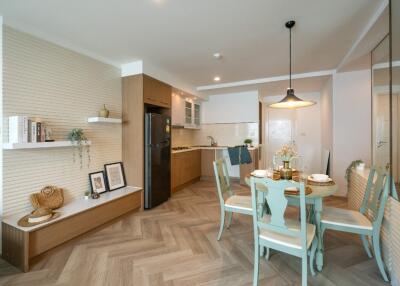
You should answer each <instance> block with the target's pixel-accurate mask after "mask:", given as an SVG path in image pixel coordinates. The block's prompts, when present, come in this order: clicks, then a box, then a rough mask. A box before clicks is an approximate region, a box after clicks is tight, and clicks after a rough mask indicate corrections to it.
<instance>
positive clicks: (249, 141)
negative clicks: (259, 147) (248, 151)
mask: <svg viewBox="0 0 400 286" xmlns="http://www.w3.org/2000/svg"><path fill="white" fill-rule="evenodd" d="M251 143H253V140H251V139H250V138H247V139H245V140H244V144H246V146H247V147H251Z"/></svg>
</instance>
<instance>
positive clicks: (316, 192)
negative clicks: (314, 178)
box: [245, 174, 339, 198]
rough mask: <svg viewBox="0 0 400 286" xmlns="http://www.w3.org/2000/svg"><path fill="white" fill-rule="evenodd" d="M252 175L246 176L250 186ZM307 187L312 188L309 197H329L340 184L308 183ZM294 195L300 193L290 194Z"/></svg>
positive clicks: (261, 188)
mask: <svg viewBox="0 0 400 286" xmlns="http://www.w3.org/2000/svg"><path fill="white" fill-rule="evenodd" d="M250 177H251V175H250V174H248V175H246V177H245V181H246V184H247V185H248V186H250ZM306 186H307V187H309V188H311V190H312V192H311V194H308V195H306V197H307V198H323V197H329V196H332V195H333V194H335V193H336V192H337V191H338V189H339V188H338V186H337V185H336V184H334V185H329V186H315V185H309V184H306ZM257 188H258V189H259V190H263V189H264V190H265V187H264V186H263V185H258V186H257ZM290 196H294V197H298V195H290Z"/></svg>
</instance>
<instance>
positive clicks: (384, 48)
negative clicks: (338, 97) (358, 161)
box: [371, 36, 391, 168]
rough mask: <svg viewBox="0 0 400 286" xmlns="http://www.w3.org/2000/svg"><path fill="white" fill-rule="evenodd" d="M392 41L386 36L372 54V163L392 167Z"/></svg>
mask: <svg viewBox="0 0 400 286" xmlns="http://www.w3.org/2000/svg"><path fill="white" fill-rule="evenodd" d="M389 61H390V41H389V36H386V37H385V38H384V39H383V40H382V41H381V42H380V43H379V44H378V46H376V47H375V49H374V50H373V51H372V53H371V65H372V67H371V70H372V74H371V76H372V142H371V143H372V144H371V145H372V162H373V164H374V165H376V166H382V167H387V168H389V167H390V150H391V141H390V127H391V122H390V65H389Z"/></svg>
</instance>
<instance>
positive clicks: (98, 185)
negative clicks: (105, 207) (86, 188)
mask: <svg viewBox="0 0 400 286" xmlns="http://www.w3.org/2000/svg"><path fill="white" fill-rule="evenodd" d="M89 182H90V190H91V193H92V195H93V194H102V193H105V192H107V191H108V190H107V184H106V180H105V177H104V171H98V172H93V173H90V174H89Z"/></svg>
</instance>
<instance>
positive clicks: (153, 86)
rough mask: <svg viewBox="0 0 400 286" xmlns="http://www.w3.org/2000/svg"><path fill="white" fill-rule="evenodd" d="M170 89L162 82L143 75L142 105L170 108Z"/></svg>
mask: <svg viewBox="0 0 400 286" xmlns="http://www.w3.org/2000/svg"><path fill="white" fill-rule="evenodd" d="M171 94H172V87H171V86H170V85H168V84H166V83H163V82H162V81H159V80H157V79H155V78H152V77H150V76H148V75H143V101H144V103H148V104H152V105H156V106H161V107H166V108H171Z"/></svg>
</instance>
